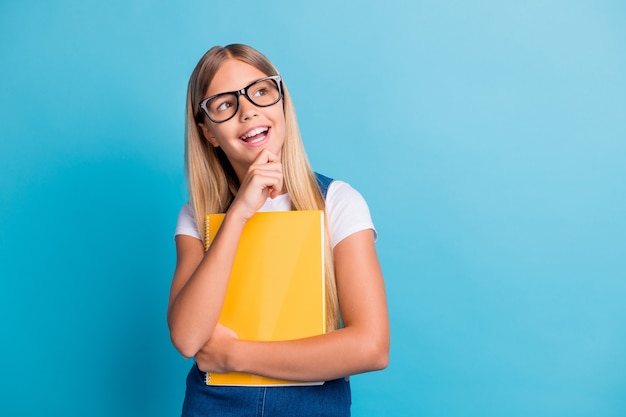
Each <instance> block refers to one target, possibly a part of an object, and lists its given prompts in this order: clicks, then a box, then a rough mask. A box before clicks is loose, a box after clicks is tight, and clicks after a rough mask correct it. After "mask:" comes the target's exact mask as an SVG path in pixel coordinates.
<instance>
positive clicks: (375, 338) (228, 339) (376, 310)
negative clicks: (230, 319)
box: [196, 230, 389, 381]
mask: <svg viewBox="0 0 626 417" xmlns="http://www.w3.org/2000/svg"><path fill="white" fill-rule="evenodd" d="M334 257H335V272H336V279H337V290H338V294H339V305H340V307H341V313H342V317H343V320H344V325H345V327H344V328H342V329H340V330H337V331H334V332H331V333H327V334H324V335H320V336H315V337H310V338H306V339H299V340H294V341H285V342H250V341H241V340H238V339H236V338H235V337H234V335H233V334H232V333H231V332H229V331H228V330H227V329H225V328H221V329H220V330H219V331H217V332H216V333H215V337H214V338H212V339H211V340H209V342H208V343H207V344H206V345H205V346H204V348H203V349H202V350H201V351H200V352H199V354H198V355H197V356H196V361H197V362H198V365H199V366H200V369H203V370H210V371H215V372H227V371H239V372H248V373H253V374H257V375H263V376H268V377H272V378H279V379H288V380H295V381H319V380H330V379H334V378H338V377H342V376H346V375H352V374H357V373H362V372H367V371H373V370H379V369H383V368H385V367H386V366H387V362H388V355H389V322H388V317H387V303H386V297H385V289H384V283H383V276H382V272H381V269H380V265H379V263H378V257H377V255H376V248H375V244H374V234H373V232H372V231H371V230H362V231H360V232H357V233H355V234H353V235H351V236H349V237H347V238H345V239H344V240H342V241H341V242H340V243H339V244H337V246H336V247H335V250H334Z"/></svg>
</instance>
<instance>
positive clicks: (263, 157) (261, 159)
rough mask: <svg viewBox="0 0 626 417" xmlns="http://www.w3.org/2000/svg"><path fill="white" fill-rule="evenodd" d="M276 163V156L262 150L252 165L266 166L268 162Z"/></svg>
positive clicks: (267, 150) (266, 150)
mask: <svg viewBox="0 0 626 417" xmlns="http://www.w3.org/2000/svg"><path fill="white" fill-rule="evenodd" d="M276 161H278V156H277V155H276V154H275V153H273V152H272V151H270V150H269V149H263V150H261V152H259V154H258V155H257V157H256V158H255V160H254V161H253V162H252V163H253V164H267V163H268V162H276Z"/></svg>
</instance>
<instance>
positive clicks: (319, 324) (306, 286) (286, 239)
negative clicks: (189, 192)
mask: <svg viewBox="0 0 626 417" xmlns="http://www.w3.org/2000/svg"><path fill="white" fill-rule="evenodd" d="M223 219H224V214H209V215H207V216H206V223H205V224H206V230H205V233H206V235H205V247H206V249H207V250H208V248H209V246H210V244H211V242H212V241H213V238H214V237H215V234H216V233H217V231H218V230H219V227H220V226H221V224H222V221H223ZM323 245H324V212H323V211H321V210H301V211H283V212H259V213H256V214H255V215H254V216H253V217H252V218H251V219H250V220H248V222H247V223H246V225H245V227H244V230H243V233H242V236H241V240H240V242H239V246H238V248H237V253H236V255H235V260H234V263H233V268H232V271H231V276H230V281H229V284H228V289H227V292H226V298H225V300H224V306H223V308H222V312H221V315H220V318H219V322H220V323H221V324H222V325H224V326H226V327H229V328H231V329H232V330H233V331H235V333H237V336H238V337H239V339H241V340H255V341H280V340H293V339H300V338H305V337H309V336H315V335H319V334H323V333H324V332H325V331H326V308H325V285H324V256H323V254H324V250H323ZM206 383H207V385H264V386H271V385H302V384H303V383H301V382H293V381H284V380H277V379H272V378H266V377H261V376H257V375H252V374H244V373H236V372H230V373H223V374H220V373H207V375H206ZM317 383H319V382H317ZM304 384H308V385H310V384H316V383H304Z"/></svg>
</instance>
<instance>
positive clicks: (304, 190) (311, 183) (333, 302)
mask: <svg viewBox="0 0 626 417" xmlns="http://www.w3.org/2000/svg"><path fill="white" fill-rule="evenodd" d="M228 59H237V60H239V61H242V62H245V63H247V64H249V65H252V66H253V67H255V68H257V69H258V70H260V71H261V72H263V73H264V74H266V75H268V76H270V75H278V70H277V69H276V68H275V67H274V65H273V64H272V63H271V62H270V61H269V59H267V58H266V57H265V56H264V55H263V54H261V53H260V52H258V51H257V50H255V49H253V48H251V47H249V46H247V45H242V44H232V45H227V46H225V47H221V46H215V47H213V48H211V49H210V50H209V51H208V52H207V53H205V54H204V56H203V57H202V58H201V59H200V61H199V62H198V64H197V65H196V68H195V69H194V70H193V72H192V74H191V77H190V79H189V85H188V88H187V111H186V126H185V170H186V175H187V185H188V188H189V203H190V204H191V207H192V209H193V213H194V216H195V219H196V224H197V226H198V230H204V218H205V215H206V214H207V213H224V212H226V210H228V207H229V206H230V203H231V202H232V201H233V199H234V196H235V194H236V193H237V190H238V188H239V180H238V178H237V176H236V175H235V172H234V170H233V167H232V165H231V164H230V162H229V161H228V158H227V157H226V155H225V154H224V152H223V151H222V149H221V148H219V147H213V146H212V145H211V144H210V143H209V142H208V140H206V138H205V137H204V135H203V133H202V129H201V128H200V126H199V123H204V122H205V120H204V117H205V116H204V113H203V112H202V110H201V109H200V106H199V103H200V101H201V100H202V99H203V98H204V94H205V93H206V91H207V90H208V88H209V84H210V83H211V80H212V79H213V77H214V76H215V73H216V72H217V70H218V69H219V68H220V66H221V65H222V64H223V63H224V62H225V61H226V60H228ZM282 102H283V111H284V114H285V141H284V144H283V149H282V164H283V182H284V186H285V189H286V191H287V193H288V194H289V197H290V199H291V203H292V208H293V209H295V210H323V209H324V206H325V204H324V198H323V196H322V195H321V193H320V189H319V186H318V185H317V181H316V178H315V173H314V172H313V170H312V169H311V165H310V164H309V160H308V158H307V155H306V152H305V150H304V145H303V143H302V138H301V136H300V129H299V128H298V121H297V118H296V112H295V108H294V106H293V103H292V101H291V96H290V95H289V91H288V90H287V87H285V85H284V83H283V98H282ZM207 120H208V119H207ZM325 223H326V224H325V228H326V233H325V242H324V259H325V275H326V282H325V285H326V318H327V319H326V327H327V330H328V331H332V330H335V329H337V328H339V321H340V320H339V301H338V297H337V284H336V281H335V268H334V262H333V252H332V245H331V241H330V234H329V233H328V222H327V221H326V222H325ZM202 239H204V237H202Z"/></svg>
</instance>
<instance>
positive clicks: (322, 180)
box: [315, 172, 334, 199]
mask: <svg viewBox="0 0 626 417" xmlns="http://www.w3.org/2000/svg"><path fill="white" fill-rule="evenodd" d="M315 179H316V180H317V185H318V186H319V187H320V191H321V192H322V196H323V197H324V199H326V194H327V193H328V187H329V186H330V183H331V182H333V181H334V180H333V179H332V178H328V177H326V176H324V175H322V174H318V173H317V172H316V173H315Z"/></svg>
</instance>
